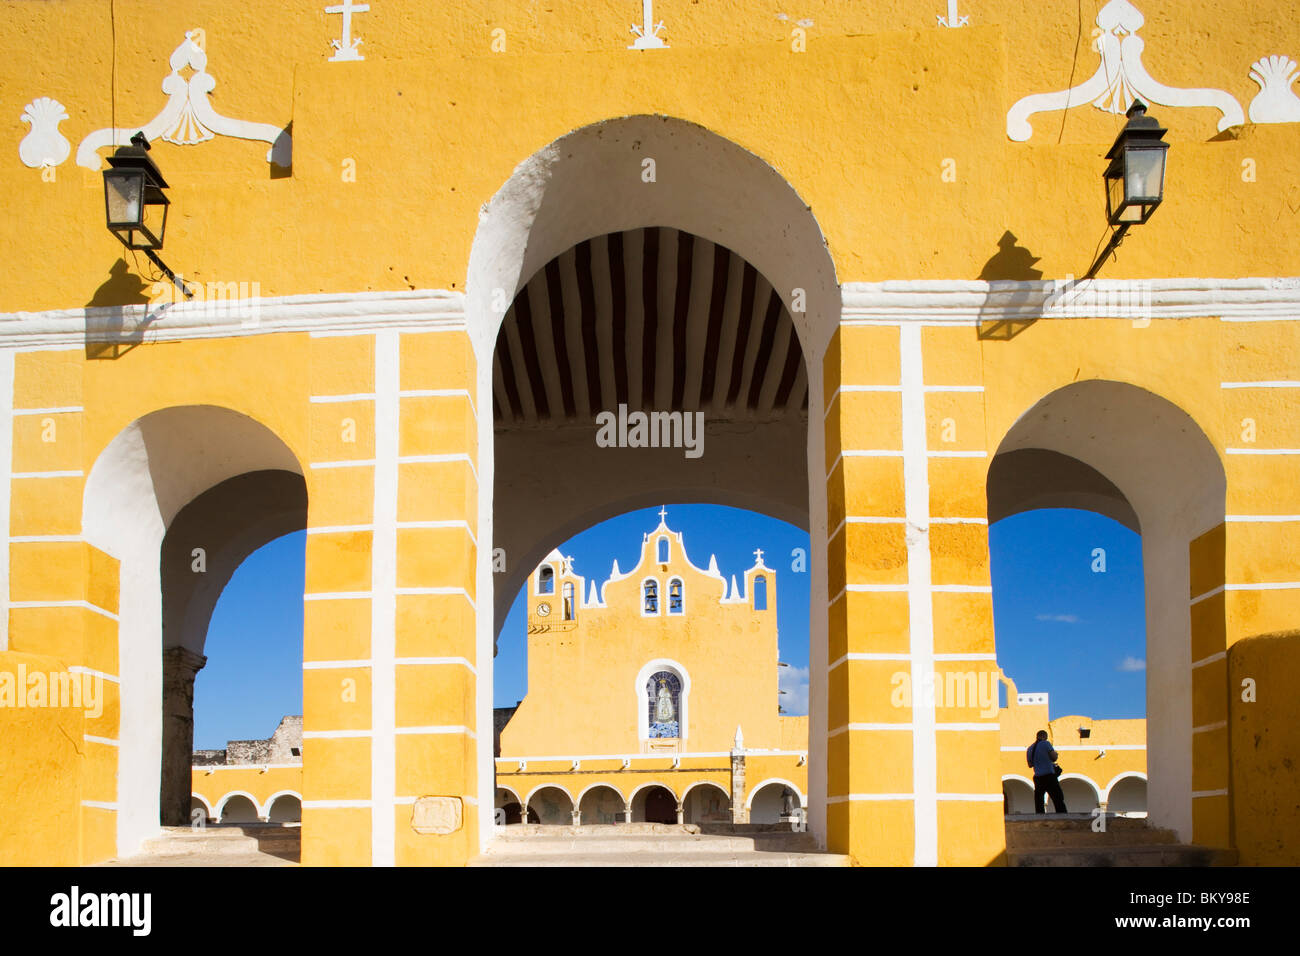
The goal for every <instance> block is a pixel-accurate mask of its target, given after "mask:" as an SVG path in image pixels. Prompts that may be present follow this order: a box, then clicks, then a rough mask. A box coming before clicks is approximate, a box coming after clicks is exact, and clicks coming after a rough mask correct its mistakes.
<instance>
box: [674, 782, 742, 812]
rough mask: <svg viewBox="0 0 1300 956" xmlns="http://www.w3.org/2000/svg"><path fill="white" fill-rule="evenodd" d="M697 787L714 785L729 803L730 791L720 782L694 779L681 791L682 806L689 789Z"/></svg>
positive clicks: (688, 794) (689, 793)
mask: <svg viewBox="0 0 1300 956" xmlns="http://www.w3.org/2000/svg"><path fill="white" fill-rule="evenodd" d="M698 787H714V788H715V789H717V790H721V791H722V795H723V796H724V797H726V798H727V803H731V793H730V792H729V791H728V790H727V788H726V787H724V786H723V785H722V784H720V783H715V782H713V781H712V780H696V781H695V782H694V783H693V784H691V785H690V786H689V787H687V788H686V789H685V790H683V791H682V805H683V806H685V804H686V798H687V797H689V796H690V795H691V791H692V790H695V789H696V788H698Z"/></svg>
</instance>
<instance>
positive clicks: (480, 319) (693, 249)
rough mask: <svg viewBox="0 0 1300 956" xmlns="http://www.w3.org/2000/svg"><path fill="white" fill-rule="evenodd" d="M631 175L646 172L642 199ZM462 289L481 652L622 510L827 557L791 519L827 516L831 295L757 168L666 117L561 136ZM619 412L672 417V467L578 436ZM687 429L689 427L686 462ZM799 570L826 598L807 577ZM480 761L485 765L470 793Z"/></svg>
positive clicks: (790, 201)
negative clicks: (474, 395) (747, 523)
mask: <svg viewBox="0 0 1300 956" xmlns="http://www.w3.org/2000/svg"><path fill="white" fill-rule="evenodd" d="M646 156H654V157H655V158H656V160H657V163H658V168H659V171H660V172H659V175H658V185H657V186H656V187H655V188H653V189H649V190H647V189H646V188H644V187H645V183H644V182H642V180H641V178H640V170H641V168H642V167H641V164H640V163H641V159H642V158H643V157H646ZM621 170H626V171H627V175H626V176H624V175H619V172H620V171H621ZM466 288H467V295H466V313H467V318H468V320H469V324H470V330H471V336H472V338H473V339H474V343H475V350H476V352H477V354H478V357H479V369H480V377H479V400H478V403H479V407H480V408H484V409H486V408H488V407H491V408H492V409H493V415H492V416H491V417H489V416H486V415H481V416H480V421H479V426H480V440H479V447H480V450H481V451H480V454H481V456H483V458H484V459H486V462H485V461H482V460H481V461H480V468H479V471H480V475H481V476H482V477H483V478H484V480H485V481H486V480H490V481H491V486H490V487H491V489H492V491H491V494H484V493H480V496H479V501H480V508H481V511H480V522H479V524H480V528H481V529H491V530H492V532H493V536H492V540H493V544H494V545H495V546H497V547H500V548H501V549H502V551H503V552H504V553H505V554H506V555H507V556H508V562H509V563H508V567H507V568H506V571H505V573H504V574H498V575H495V576H493V575H490V574H487V573H486V572H483V573H481V576H480V581H481V582H482V584H483V585H484V587H483V591H484V593H488V592H489V590H490V591H493V592H495V593H494V601H493V606H494V610H495V619H494V620H495V623H494V625H493V627H492V633H489V634H487V635H483V634H481V636H480V639H481V640H484V639H492V638H493V637H494V636H495V631H496V629H498V628H500V626H501V624H502V623H503V622H504V620H505V617H506V612H507V610H508V608H509V606H510V604H511V602H512V600H513V599H514V597H515V594H516V593H517V591H518V588H519V586H520V584H521V583H522V581H523V580H524V577H525V576H526V575H527V574H528V573H530V571H531V570H532V569H533V568H534V567H536V565H537V563H538V562H539V561H540V560H541V558H542V557H543V556H544V555H545V554H546V550H547V549H548V548H549V547H552V546H553V543H554V542H556V541H563V540H566V539H567V538H568V537H570V536H571V535H573V534H575V533H576V532H578V531H580V530H582V529H583V528H586V527H590V526H591V525H593V524H595V523H597V522H599V521H601V520H604V519H605V518H608V517H611V516H613V515H617V514H621V513H625V512H627V511H630V510H632V509H634V508H639V507H646V506H649V505H652V504H659V503H660V502H662V501H677V502H716V503H725V504H731V505H734V506H737V507H745V508H750V509H753V510H757V511H762V512H764V513H766V514H770V515H773V516H775V517H778V518H781V519H782V520H785V521H788V522H790V523H791V524H795V525H797V526H799V527H802V528H805V529H808V530H809V532H810V533H811V534H812V537H813V540H812V548H811V553H813V554H819V553H824V551H825V547H826V532H825V526H824V522H823V521H818V522H816V523H815V524H810V522H809V518H808V516H809V514H816V515H824V514H825V497H826V488H825V462H824V461H823V457H824V456H823V453H822V446H823V443H824V439H823V429H822V428H821V427H820V424H819V426H818V427H816V428H812V429H809V428H808V425H807V423H808V421H809V420H815V421H817V422H818V423H820V422H821V421H822V404H823V394H822V390H821V375H822V355H823V352H824V350H825V348H826V345H827V343H828V342H829V341H830V338H831V336H832V334H833V332H834V330H835V328H836V327H837V325H838V322H839V317H840V291H839V286H838V283H837V281H836V278H835V270H834V265H833V263H832V261H831V258H830V256H829V253H828V250H827V248H826V244H825V241H824V239H823V237H822V234H821V230H820V228H819V227H818V225H817V223H816V220H815V218H814V217H813V215H812V214H811V211H810V208H809V206H808V205H807V203H806V202H804V201H803V200H802V199H801V198H800V197H799V196H798V194H797V193H796V192H795V191H794V189H792V188H791V186H790V185H789V184H788V183H786V182H785V181H784V180H783V179H782V177H781V176H780V175H779V174H778V173H777V172H776V171H775V170H774V169H772V168H771V167H770V166H769V165H767V164H766V163H764V162H763V161H762V160H761V159H759V158H758V157H756V156H754V155H752V154H750V153H748V152H746V151H745V150H743V149H742V148H740V147H738V146H736V145H735V144H734V143H731V142H728V141H727V140H725V139H723V138H721V137H719V136H717V135H716V134H714V133H711V132H710V131H708V130H706V129H704V128H702V127H699V126H696V125H693V124H691V123H688V122H685V121H682V120H677V119H672V118H669V117H662V116H656V117H651V116H632V117H625V118H621V119H616V120H610V121H607V122H602V123H598V124H595V125H593V126H590V127H585V128H583V129H580V130H577V131H575V132H573V133H571V134H568V135H566V136H565V137H563V138H561V139H560V140H557V141H556V142H554V143H552V144H551V145H549V146H547V147H546V148H544V149H542V150H540V151H539V152H537V153H536V154H534V155H533V156H532V157H530V158H529V159H527V160H526V161H525V162H523V163H521V165H520V166H519V168H518V169H517V170H516V171H515V173H514V175H513V176H512V177H511V178H510V180H509V182H508V183H507V184H506V185H505V186H504V187H503V188H502V189H501V190H500V191H499V192H498V193H497V194H496V196H494V197H493V199H492V200H491V202H490V203H489V204H488V205H487V207H486V208H485V210H484V215H483V217H482V220H481V225H480V228H479V230H478V233H477V234H476V236H475V240H474V245H473V249H472V251H471V257H470V269H469V275H468V281H467V286H466ZM502 293H504V299H503V297H502ZM502 301H507V302H510V307H509V308H508V309H507V310H506V311H505V314H504V315H503V313H502V310H501V307H500V304H494V303H500V302H502ZM620 410H621V411H622V413H624V414H625V415H626V414H630V413H638V412H645V413H651V412H658V413H661V414H663V415H665V416H674V415H675V416H677V417H676V419H675V420H672V421H671V422H670V423H669V424H670V425H671V428H669V429H668V434H669V435H670V436H679V437H680V438H681V439H682V444H683V445H685V446H686V447H672V448H663V447H658V448H655V447H653V446H650V447H641V446H639V445H638V444H637V439H634V438H632V437H631V436H630V435H629V434H628V432H627V430H626V429H625V428H624V429H622V430H621V434H620V436H619V443H618V445H617V450H615V449H614V448H612V447H600V446H598V445H597V444H596V443H595V442H593V440H592V439H593V435H594V433H595V420H596V416H597V415H599V414H600V413H602V412H605V413H609V414H610V415H614V414H615V413H617V412H619V411H620ZM696 412H702V413H704V414H705V421H704V423H703V431H702V432H700V433H696V434H694V435H692V436H691V437H693V438H695V439H696V442H695V444H694V445H693V446H691V445H689V443H687V442H686V437H687V432H686V420H687V418H688V417H690V416H691V415H692V414H694V413H696ZM701 437H702V441H700V439H701ZM647 445H649V443H648V442H647ZM701 445H702V446H703V448H704V449H705V450H704V451H703V454H702V455H696V454H695V453H696V452H697V451H699V449H700V446H701ZM773 460H782V461H788V462H807V467H806V468H798V467H796V468H771V467H769V464H770V462H771V461H773ZM539 462H545V463H546V478H545V480H540V477H539V472H538V463H539ZM701 462H704V465H703V466H701ZM481 533H482V534H486V533H487V532H486V530H485V531H482V532H481ZM809 570H810V572H811V573H810V575H809V578H810V580H809V584H810V587H811V590H812V591H813V592H814V593H820V591H824V590H825V586H826V584H825V574H826V572H825V568H824V567H822V564H821V562H813V564H812V566H811V567H810V569H809ZM819 589H820V590H819ZM656 591H657V589H656ZM663 597H664V596H663V595H661V594H658V593H656V594H655V595H654V605H655V608H654V611H652V612H650V613H655V614H658V613H661V611H660V608H661V606H662V604H663ZM812 618H813V619H812V620H811V622H810V625H811V629H812V633H813V637H812V641H811V644H812V646H813V647H814V648H815V650H814V651H813V653H814V655H815V656H814V659H813V661H812V662H811V669H812V672H813V679H812V688H811V693H812V697H813V700H814V706H813V709H812V716H811V725H812V731H811V739H812V744H811V747H812V753H811V754H810V760H809V763H810V768H811V772H812V783H811V786H812V787H813V788H814V790H815V791H816V792H819V793H824V792H825V783H824V781H825V769H824V752H825V747H824V735H825V732H826V717H825V701H824V684H825V668H826V664H827V662H826V661H825V659H824V658H825V650H824V647H825V640H824V635H825V631H826V611H825V608H824V607H822V606H816V607H815V608H814V610H813V613H812ZM484 656H485V657H489V656H491V655H490V651H487V652H486V653H485V655H484ZM489 756H490V748H487V747H484V748H482V755H481V759H482V760H483V763H482V764H481V766H482V767H483V768H484V771H483V772H484V778H485V779H487V775H488V772H489V768H490V761H489V759H488V757H489ZM820 820H821V817H820V816H819V815H817V814H814V818H813V821H812V822H813V825H814V827H819V826H821V822H820Z"/></svg>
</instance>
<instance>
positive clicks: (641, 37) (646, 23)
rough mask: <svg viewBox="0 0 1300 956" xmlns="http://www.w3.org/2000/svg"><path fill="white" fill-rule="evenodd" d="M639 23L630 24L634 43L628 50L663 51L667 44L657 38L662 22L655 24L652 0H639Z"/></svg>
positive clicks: (662, 26) (662, 25)
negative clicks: (634, 36) (634, 38)
mask: <svg viewBox="0 0 1300 956" xmlns="http://www.w3.org/2000/svg"><path fill="white" fill-rule="evenodd" d="M641 21H642V22H641V23H640V24H636V23H634V24H632V32H633V33H634V34H635V35H636V42H634V43H633V44H632V45H631V46H630V47H628V49H629V50H664V49H667V47H668V44H667V43H665V42H664V41H663V40H662V39H660V37H659V31H660V30H662V29H663V28H664V22H663V21H662V20H660V21H659V22H658V23H655V13H654V0H641Z"/></svg>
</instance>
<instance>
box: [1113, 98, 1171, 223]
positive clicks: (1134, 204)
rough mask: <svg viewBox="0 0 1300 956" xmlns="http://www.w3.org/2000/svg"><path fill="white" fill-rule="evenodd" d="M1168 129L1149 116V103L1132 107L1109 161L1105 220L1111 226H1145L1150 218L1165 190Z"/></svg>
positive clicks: (1141, 103) (1139, 102)
mask: <svg viewBox="0 0 1300 956" xmlns="http://www.w3.org/2000/svg"><path fill="white" fill-rule="evenodd" d="M1167 132H1168V130H1166V129H1164V128H1162V127H1161V125H1160V123H1159V122H1157V121H1156V119H1155V117H1152V116H1147V108H1146V104H1144V103H1143V102H1142V101H1141V100H1137V101H1135V102H1134V103H1133V105H1132V106H1130V107H1129V110H1128V122H1127V123H1126V124H1125V125H1124V128H1123V129H1122V130H1120V134H1119V136H1117V137H1116V138H1115V145H1114V146H1112V147H1111V148H1110V152H1109V153H1107V154H1106V158H1107V159H1109V160H1110V166H1109V167H1108V168H1107V169H1106V218H1107V219H1109V220H1110V224H1111V225H1112V226H1126V225H1132V224H1133V223H1143V222H1146V221H1147V220H1148V219H1150V218H1151V214H1152V213H1153V212H1155V210H1156V207H1157V206H1159V205H1160V200H1161V199H1162V198H1163V197H1164V191H1165V153H1166V152H1168V150H1169V144H1168V143H1166V142H1163V141H1162V140H1163V139H1164V135H1165V133H1167Z"/></svg>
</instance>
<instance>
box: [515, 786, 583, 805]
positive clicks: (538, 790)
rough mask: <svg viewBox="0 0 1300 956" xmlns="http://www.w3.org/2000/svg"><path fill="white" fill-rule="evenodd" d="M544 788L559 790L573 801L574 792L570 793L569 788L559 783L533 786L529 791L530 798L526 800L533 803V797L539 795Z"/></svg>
mask: <svg viewBox="0 0 1300 956" xmlns="http://www.w3.org/2000/svg"><path fill="white" fill-rule="evenodd" d="M543 790H558V791H560V793H562V794H564V795H565V796H566V797H568V798H569V802H570V803H572V802H573V794H571V793H569V791H568V788H566V787H564V786H562V785H560V784H558V783H539V784H538V785H537V786H535V787H533V789H532V790H530V791H528V799H527V800H525V801H524V802H525V803H532V802H533V797H535V796H537V794H539V793H541V792H542V791H543Z"/></svg>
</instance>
